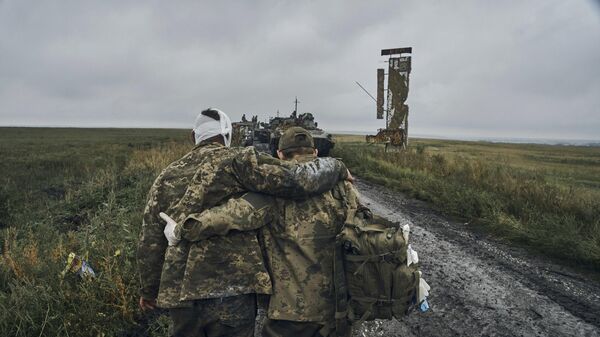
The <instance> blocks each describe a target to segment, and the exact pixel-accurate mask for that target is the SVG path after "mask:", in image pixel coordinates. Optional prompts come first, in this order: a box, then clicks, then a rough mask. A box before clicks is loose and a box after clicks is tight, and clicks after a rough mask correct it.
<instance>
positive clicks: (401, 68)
mask: <svg viewBox="0 0 600 337" xmlns="http://www.w3.org/2000/svg"><path fill="white" fill-rule="evenodd" d="M411 53H412V47H407V48H394V49H383V50H382V51H381V56H389V58H388V61H387V62H388V72H387V89H386V88H385V87H384V83H385V77H386V73H385V69H377V99H376V101H377V119H384V117H385V128H384V129H379V132H378V133H377V135H376V136H367V140H368V141H371V142H378V143H385V144H386V149H394V148H395V149H398V148H406V146H407V145H408V105H406V99H407V98H408V86H409V76H410V70H411V56H410V55H406V54H411Z"/></svg>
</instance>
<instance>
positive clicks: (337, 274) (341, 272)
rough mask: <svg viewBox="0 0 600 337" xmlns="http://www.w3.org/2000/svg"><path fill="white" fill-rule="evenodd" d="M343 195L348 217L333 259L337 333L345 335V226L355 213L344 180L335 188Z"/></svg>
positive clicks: (346, 302)
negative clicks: (343, 244)
mask: <svg viewBox="0 0 600 337" xmlns="http://www.w3.org/2000/svg"><path fill="white" fill-rule="evenodd" d="M334 189H337V191H336V192H338V193H339V195H340V197H341V202H342V204H343V207H344V210H345V212H346V219H345V220H344V222H341V223H340V224H339V226H338V228H337V236H336V238H335V248H334V249H335V251H334V259H333V285H334V289H335V335H336V336H338V337H345V336H348V335H349V332H350V330H349V328H350V327H349V325H348V284H347V282H346V273H345V268H344V251H343V249H344V248H343V246H342V242H343V240H342V239H343V236H344V235H343V234H342V230H343V229H344V226H345V225H346V224H347V223H348V222H349V220H351V219H352V217H354V215H355V211H354V210H353V207H352V205H350V203H349V202H348V195H347V193H346V187H345V185H344V182H340V183H338V185H337V186H336V187H335V188H334Z"/></svg>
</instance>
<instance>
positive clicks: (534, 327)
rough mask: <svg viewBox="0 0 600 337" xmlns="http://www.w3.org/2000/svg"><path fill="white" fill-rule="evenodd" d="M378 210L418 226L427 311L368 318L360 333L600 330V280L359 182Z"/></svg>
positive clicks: (414, 234)
mask: <svg viewBox="0 0 600 337" xmlns="http://www.w3.org/2000/svg"><path fill="white" fill-rule="evenodd" d="M357 187H358V189H359V191H360V192H361V197H362V200H363V202H364V203H366V204H368V206H369V207H370V208H371V209H372V210H373V212H375V213H377V214H380V215H383V216H385V217H387V218H389V219H390V220H394V221H400V222H402V223H408V224H409V225H410V226H411V242H412V246H413V248H414V249H415V250H417V251H418V252H419V258H420V263H421V266H422V267H421V268H422V271H423V277H424V278H425V279H426V280H427V282H428V283H429V284H430V285H431V288H432V289H431V292H430V293H431V297H430V301H429V302H430V305H431V309H430V310H429V311H428V312H427V313H413V314H412V315H411V316H409V317H408V318H406V319H404V320H402V321H395V320H393V321H377V322H368V323H365V324H364V325H363V326H362V327H360V328H359V329H357V331H356V332H355V336H403V337H405V336H600V285H599V284H598V283H595V282H593V281H590V280H586V279H585V277H582V276H579V275H577V274H576V273H574V272H572V271H569V270H566V269H565V268H561V267H559V266H557V265H555V264H552V263H549V262H546V261H542V260H541V259H539V258H534V257H531V256H530V255H528V254H526V253H524V252H522V251H521V250H518V249H514V248H510V247H507V246H504V245H502V244H499V243H497V242H493V241H492V240H489V239H486V238H483V237H480V236H478V235H476V234H473V233H472V232H471V231H469V230H468V229H467V228H466V227H467V225H465V224H462V223H458V222H455V221H451V220H448V219H447V218H444V217H443V216H440V215H438V214H437V213H436V212H434V211H432V210H431V208H430V207H428V205H427V204H425V203H423V202H420V201H416V200H411V199H407V198H406V197H404V196H403V195H402V194H399V193H396V192H393V191H390V190H388V189H386V188H383V187H380V186H377V185H371V184H369V183H366V182H364V181H358V182H357Z"/></svg>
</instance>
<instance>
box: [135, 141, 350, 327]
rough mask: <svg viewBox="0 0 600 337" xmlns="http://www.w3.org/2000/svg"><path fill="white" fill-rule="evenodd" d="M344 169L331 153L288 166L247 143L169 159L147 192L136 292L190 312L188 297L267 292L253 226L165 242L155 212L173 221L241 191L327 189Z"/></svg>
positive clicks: (205, 147) (209, 146) (207, 146)
mask: <svg viewBox="0 0 600 337" xmlns="http://www.w3.org/2000/svg"><path fill="white" fill-rule="evenodd" d="M234 159H235V160H234ZM234 161H235V162H236V163H237V165H236V167H242V168H244V174H245V175H244V176H243V179H238V177H237V176H236V172H235V169H234V165H232V163H233V162H234ZM345 172H346V169H345V167H344V166H343V164H341V162H339V161H336V160H333V159H330V158H323V159H319V160H315V161H313V162H311V163H308V165H304V166H292V165H289V163H285V162H281V161H278V160H275V159H274V158H271V157H267V156H263V155H258V154H257V152H256V151H255V150H254V149H253V148H227V147H224V146H222V145H220V144H217V143H203V144H200V145H198V146H196V147H195V148H194V149H193V150H192V151H191V152H190V153H188V154H187V155H185V156H184V157H183V158H181V159H179V160H177V161H175V162H174V163H172V164H171V165H169V166H168V167H167V168H166V169H165V170H164V171H163V172H162V173H161V174H160V175H159V177H158V178H157V179H156V181H155V182H154V184H153V186H152V188H151V190H150V193H149V198H148V203H147V205H146V209H145V211H144V221H143V224H142V232H141V236H140V242H139V245H138V266H139V272H140V276H141V283H142V288H141V295H142V297H144V298H146V299H154V298H156V299H157V302H158V306H159V307H162V308H185V307H187V308H188V309H189V310H193V309H194V308H195V307H197V306H198V303H195V302H194V300H201V299H214V298H224V297H231V296H236V295H242V294H251V293H263V294H267V293H270V292H271V283H270V279H269V275H268V273H267V272H266V270H265V266H264V263H263V259H262V257H261V255H260V252H259V249H260V248H259V245H258V240H257V235H256V233H255V232H240V233H232V234H231V235H227V236H223V237H215V238H211V239H209V240H205V241H202V242H197V243H190V242H187V241H185V240H182V241H181V242H180V243H179V244H178V245H176V246H168V244H167V240H166V238H165V236H164V233H163V229H164V227H165V222H164V221H163V220H162V219H161V218H160V217H159V212H165V213H166V214H169V215H171V216H172V217H173V218H174V219H178V218H179V217H181V216H182V214H189V213H193V212H201V211H203V210H205V209H207V208H210V207H213V206H215V205H218V204H219V203H222V202H224V200H227V199H228V198H229V197H231V196H234V195H239V194H241V193H243V192H244V191H245V190H247V189H249V190H252V191H259V192H265V193H271V194H273V195H280V196H281V195H297V196H298V197H305V196H306V195H310V194H315V193H320V192H322V191H323V190H325V189H328V188H331V186H333V185H334V184H335V183H336V182H337V181H338V180H339V179H342V178H343V177H344V176H345ZM315 177H316V178H317V179H314V178H315ZM161 268H162V272H161ZM236 297H238V296H236ZM229 300H231V299H229ZM246 302H247V301H246ZM252 303H254V302H252ZM233 306H235V305H233ZM248 311H250V312H252V311H253V310H248V309H246V310H234V311H227V310H225V312H224V313H223V314H222V315H221V316H220V319H222V320H227V321H235V320H236V319H238V318H240V319H246V318H247V317H246V316H245V315H247V314H246V312H248ZM182 312H184V311H182V310H174V311H173V313H175V314H176V313H182ZM236 314H238V315H241V317H235V315H236ZM252 315H254V314H252ZM252 317H254V316H252Z"/></svg>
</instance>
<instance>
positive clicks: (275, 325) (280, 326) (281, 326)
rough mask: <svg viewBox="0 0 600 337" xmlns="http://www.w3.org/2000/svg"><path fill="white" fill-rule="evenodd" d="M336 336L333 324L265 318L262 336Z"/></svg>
mask: <svg viewBox="0 0 600 337" xmlns="http://www.w3.org/2000/svg"><path fill="white" fill-rule="evenodd" d="M290 336H293V337H336V336H337V335H336V333H335V325H334V324H329V325H327V324H325V323H318V322H295V321H284V320H275V319H269V318H267V319H265V323H264V325H263V329H262V337H290Z"/></svg>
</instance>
